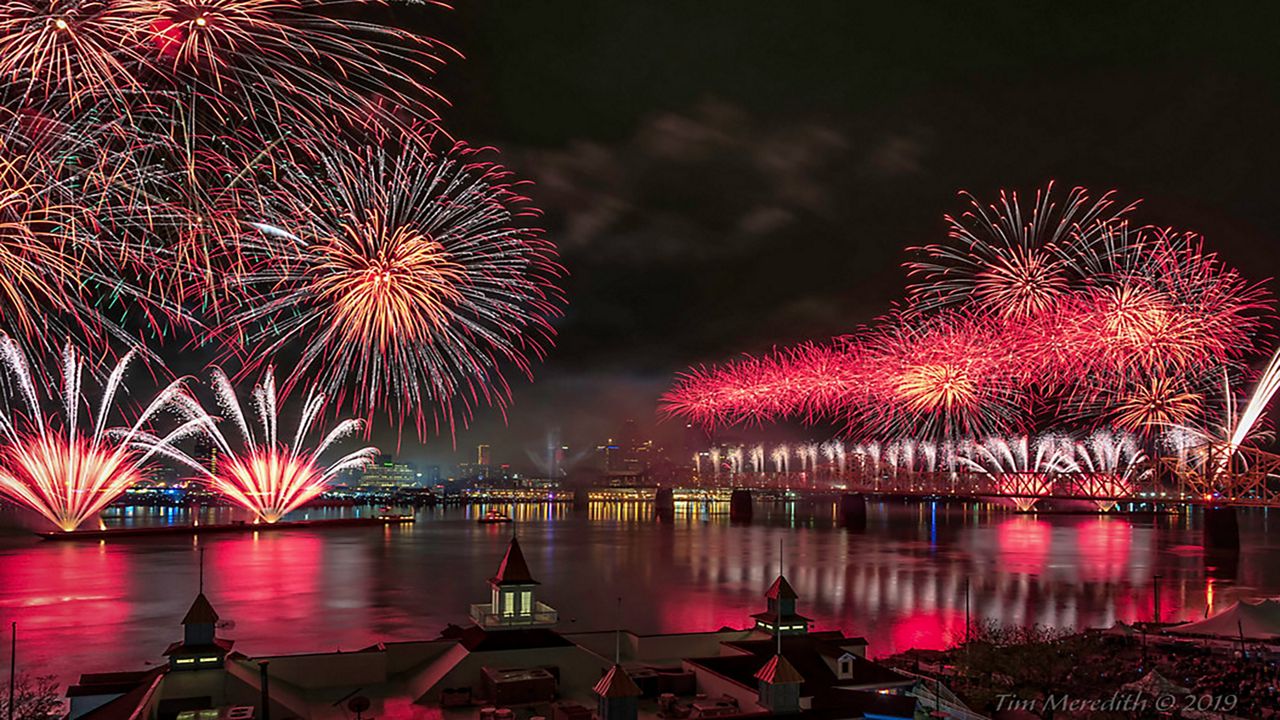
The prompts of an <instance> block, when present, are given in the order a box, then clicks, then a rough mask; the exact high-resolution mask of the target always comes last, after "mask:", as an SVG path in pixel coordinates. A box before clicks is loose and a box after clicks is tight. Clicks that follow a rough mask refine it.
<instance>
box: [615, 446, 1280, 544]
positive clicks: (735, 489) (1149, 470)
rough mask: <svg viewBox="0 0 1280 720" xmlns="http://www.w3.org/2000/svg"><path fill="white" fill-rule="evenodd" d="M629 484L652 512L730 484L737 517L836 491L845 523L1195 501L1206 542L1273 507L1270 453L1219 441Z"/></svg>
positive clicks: (1275, 481)
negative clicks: (935, 511) (991, 461)
mask: <svg viewBox="0 0 1280 720" xmlns="http://www.w3.org/2000/svg"><path fill="white" fill-rule="evenodd" d="M612 487H614V488H618V487H619V486H618V485H614V486H612ZM630 487H634V488H637V489H638V488H641V487H645V488H651V489H653V490H654V491H655V493H656V496H655V502H656V503H657V507H658V510H659V511H662V510H663V509H664V507H665V506H667V505H668V504H670V503H672V502H673V501H674V493H673V491H674V490H677V489H678V490H681V491H685V492H688V491H696V490H705V491H710V490H719V491H731V493H732V499H731V501H730V506H731V514H732V515H733V516H735V517H737V518H738V519H749V518H750V515H751V509H750V505H751V500H752V497H753V495H762V494H771V493H778V492H786V493H788V494H799V495H802V496H803V495H811V496H838V500H837V502H838V503H839V514H840V516H841V517H842V518H843V519H844V520H846V521H848V522H849V524H852V525H857V524H858V523H859V522H864V521H865V514H866V509H865V498H866V497H869V496H870V497H874V496H892V497H906V498H920V499H937V498H948V499H957V500H965V499H969V500H987V501H1008V502H1009V503H1011V504H1012V505H1013V506H1014V507H1016V508H1017V509H1018V510H1020V511H1023V512H1032V511H1035V510H1036V508H1037V506H1038V505H1040V504H1041V503H1042V501H1045V500H1054V501H1071V502H1078V503H1082V504H1084V505H1085V506H1086V507H1087V506H1092V507H1093V508H1095V509H1096V510H1097V511H1099V512H1108V511H1111V510H1113V509H1115V508H1116V506H1118V505H1122V504H1125V505H1127V504H1134V505H1138V506H1141V507H1144V508H1145V509H1148V510H1156V509H1159V508H1161V507H1169V506H1200V507H1203V508H1204V514H1205V515H1204V516H1205V527H1204V529H1205V541H1206V544H1208V545H1213V546H1225V547H1238V546H1239V530H1238V525H1237V520H1236V512H1235V508H1237V507H1275V508H1280V455H1276V454H1273V453H1268V452H1264V451H1261V450H1257V449H1253V448H1241V447H1234V448H1233V447H1230V446H1228V445H1226V444H1225V443H1221V444H1213V445H1208V446H1206V447H1205V448H1202V449H1201V451H1200V452H1198V453H1197V454H1196V455H1195V456H1193V457H1165V458H1160V459H1159V460H1156V461H1152V462H1148V463H1147V464H1145V465H1143V466H1140V467H1137V468H1129V471H1128V472H1126V473H1123V474H1121V473H1109V472H1105V471H1104V472H1073V471H1066V470H1045V471H1041V472H1006V473H989V472H980V471H975V470H969V469H963V470H955V471H935V472H918V471H907V470H901V469H890V470H882V471H880V472H861V471H859V470H857V469H854V470H848V471H846V472H839V471H837V470H836V469H835V468H833V467H830V466H823V467H818V468H816V469H814V470H812V471H806V472H733V473H731V472H721V473H715V474H710V475H706V476H701V477H695V478H694V479H693V482H692V484H684V483H680V484H679V485H678V487H675V488H673V487H662V488H660V487H658V486H656V485H655V484H653V483H650V482H646V481H644V480H641V479H639V478H637V482H636V483H635V484H633V485H630Z"/></svg>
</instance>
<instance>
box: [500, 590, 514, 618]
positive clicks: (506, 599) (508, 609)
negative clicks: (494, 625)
mask: <svg viewBox="0 0 1280 720" xmlns="http://www.w3.org/2000/svg"><path fill="white" fill-rule="evenodd" d="M515 614H516V594H515V593H513V592H506V593H502V617H511V616H512V615H515Z"/></svg>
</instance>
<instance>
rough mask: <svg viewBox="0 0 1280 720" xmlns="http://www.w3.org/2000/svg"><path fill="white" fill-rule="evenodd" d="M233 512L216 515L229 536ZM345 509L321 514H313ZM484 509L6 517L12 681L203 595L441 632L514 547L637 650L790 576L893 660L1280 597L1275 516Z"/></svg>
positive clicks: (1, 554) (233, 620) (820, 624)
mask: <svg viewBox="0 0 1280 720" xmlns="http://www.w3.org/2000/svg"><path fill="white" fill-rule="evenodd" d="M112 512H113V513H116V515H115V516H114V517H110V518H108V523H109V524H120V523H131V524H153V523H163V522H170V521H175V520H182V519H183V517H182V515H183V513H181V512H179V511H174V510H162V509H154V508H126V509H118V508H116V509H112ZM230 512H232V511H231V510H229V509H227V508H221V509H213V510H207V511H205V519H206V521H207V520H213V519H226V516H227V514H228V513H230ZM325 512H328V513H350V512H353V511H352V510H351V509H345V510H330V511H312V512H311V515H312V516H316V515H320V514H323V513H325ZM482 512H483V509H482V508H479V507H472V508H456V507H455V508H434V509H426V510H421V511H419V514H418V522H417V523H416V524H412V525H402V526H392V527H386V528H342V529H330V530H291V531H281V532H262V533H246V534H235V535H210V536H207V537H205V538H199V539H197V538H191V537H185V538H181V537H172V538H145V539H132V540H128V539H118V540H113V541H109V542H98V543H57V542H45V541H41V540H38V539H36V538H35V537H34V536H33V535H31V534H30V533H28V532H24V531H22V530H20V529H17V528H15V527H13V526H14V524H15V516H14V511H13V510H11V509H9V510H5V511H3V512H0V524H7V525H8V526H9V527H8V529H6V530H0V621H2V622H3V627H2V628H0V634H2V635H3V638H4V647H3V649H0V659H2V660H3V662H0V667H3V668H4V672H5V673H7V672H8V670H7V668H8V664H9V657H8V655H9V654H8V640H9V637H8V628H9V622H10V621H14V620H16V621H17V623H18V637H19V646H18V659H19V668H20V670H22V671H23V672H28V673H32V674H52V675H55V676H57V678H58V679H59V680H60V681H61V682H63V683H66V682H69V681H72V680H74V679H75V678H76V677H77V675H78V674H79V673H82V672H102V671H111V670H127V669H142V668H145V667H147V666H148V665H149V664H154V663H157V662H160V661H161V653H162V652H163V651H164V649H165V647H166V646H167V645H168V644H169V643H170V642H171V641H173V640H175V639H177V638H179V637H180V634H181V628H180V627H179V621H180V619H181V618H182V615H183V614H184V613H185V611H186V609H187V607H188V605H189V604H190V603H191V600H192V598H193V597H194V595H195V593H196V592H197V586H198V584H199V565H200V563H199V555H200V553H199V552H197V551H198V550H199V549H203V550H204V551H205V552H204V554H205V571H204V575H205V578H204V583H205V591H206V593H207V595H208V596H209V598H210V600H211V601H212V603H213V606H214V607H215V608H216V609H217V611H218V613H219V614H220V615H221V618H222V621H223V623H224V624H225V626H224V628H223V629H222V631H221V634H222V635H224V636H226V637H228V638H231V639H233V640H235V641H236V649H237V650H240V651H242V652H245V653H248V654H251V655H252V654H267V653H273V654H278V653H293V652H308V651H331V650H337V649H342V650H355V649H358V648H360V647H363V646H367V645H369V644H372V643H376V642H379V641H384V640H387V641H389V640H403V639H422V638H432V637H435V636H436V635H437V634H438V633H439V632H440V630H441V629H442V628H443V627H444V626H445V625H446V624H448V623H458V624H462V623H464V622H466V618H467V611H468V605H469V604H470V603H475V602H486V601H487V598H488V588H487V586H486V583H485V580H486V578H488V577H489V576H490V575H492V574H493V572H494V570H495V569H496V568H497V565H498V562H499V560H500V559H501V557H502V554H503V551H504V549H505V546H506V544H507V542H508V540H509V538H510V536H511V533H512V532H513V531H514V532H515V533H516V534H517V535H518V536H519V538H520V542H521V545H522V546H523V547H524V550H525V555H526V557H527V558H528V561H529V565H530V567H531V568H532V570H533V572H534V574H535V576H536V577H537V578H538V579H539V580H540V581H541V582H542V586H541V588H540V599H542V600H543V601H545V602H547V603H548V604H550V605H552V606H553V607H555V608H556V609H558V610H559V612H560V618H561V620H560V622H561V627H562V628H563V629H567V630H589V629H602V628H609V627H613V626H614V624H615V622H616V620H615V618H616V616H617V614H618V610H617V602H616V598H617V597H619V596H620V597H622V598H623V602H622V608H621V619H622V623H623V625H625V626H626V627H628V628H630V629H632V630H635V631H637V632H641V633H655V632H678V631H693V630H706V629H715V628H719V627H721V626H725V625H728V626H735V627H741V626H744V625H746V624H747V623H748V622H749V620H748V615H750V614H751V613H753V612H756V611H759V610H761V609H763V604H764V600H763V597H762V596H763V593H764V591H765V589H766V588H767V586H768V585H769V584H770V583H771V582H772V580H773V578H774V577H775V576H776V575H777V572H778V554H779V550H778V549H779V545H780V544H781V546H782V548H783V554H784V558H783V560H784V563H785V571H786V575H787V577H788V578H789V579H790V581H791V583H792V585H793V586H794V587H795V589H796V591H797V592H798V593H799V594H800V611H801V612H802V613H804V614H806V615H809V616H810V617H812V618H813V619H814V621H815V627H817V628H842V629H844V630H845V631H846V632H847V633H849V634H853V635H863V636H865V637H866V638H867V639H868V640H869V641H870V648H869V652H870V653H871V654H872V655H874V656H882V655H887V654H891V653H895V652H898V651H901V650H905V649H907V648H911V647H929V648H937V647H943V646H945V645H947V644H949V643H952V642H954V641H955V640H957V639H958V638H959V637H960V636H961V635H962V634H963V632H964V627H965V612H966V584H967V588H968V607H969V612H970V613H971V616H972V618H973V619H974V620H975V621H982V620H993V621H997V622H1000V623H1010V624H1012V623H1016V624H1030V623H1038V624H1041V625H1047V626H1054V627H1075V628H1083V627H1100V626H1110V625H1111V624H1113V623H1114V622H1115V621H1116V620H1123V621H1126V622H1132V621H1134V620H1149V619H1151V618H1152V616H1153V613H1154V611H1155V608H1154V605H1155V593H1154V592H1153V587H1154V585H1155V582H1156V581H1155V578H1156V577H1157V576H1158V577H1159V585H1160V605H1161V614H1162V616H1163V618H1164V619H1165V620H1170V621H1171V620H1176V619H1197V618H1200V617H1203V616H1204V614H1205V612H1206V608H1208V609H1209V610H1213V609H1221V608H1222V607H1225V606H1226V605H1227V604H1229V603H1230V602H1232V601H1233V600H1234V599H1235V598H1237V597H1241V596H1244V597H1257V596H1266V595H1280V514H1278V513H1277V512H1275V511H1264V510H1249V511H1242V512H1241V537H1242V549H1241V551H1240V552H1239V553H1238V554H1227V555H1218V554H1216V553H1206V551H1205V549H1204V547H1203V546H1202V544H1201V540H1200V531H1199V525H1198V523H1199V514H1198V513H1196V512H1191V511H1188V512H1184V513H1181V514H1171V515H1160V516H1146V517H1141V518H1137V517H1135V518H1127V517H1124V516H1095V515H1038V516H1033V515H1018V514H1014V513H1012V512H1009V511H1007V510H1004V509H1001V508H998V507H995V506H988V505H974V504H967V505H964V504H934V503H919V504H889V503H873V504H870V505H869V508H868V522H867V527H866V529H865V530H864V531H848V530H845V529H842V528H839V527H838V526H837V524H836V522H835V520H834V515H835V513H834V508H833V506H832V504H831V503H829V502H827V503H817V502H814V503H806V502H797V503H788V504H784V503H759V504H757V507H756V513H755V520H754V521H753V522H752V523H751V524H747V525H742V524H735V523H731V522H730V521H729V517H728V514H727V507H721V506H707V505H700V504H689V505H685V504H680V505H679V506H678V507H677V511H676V515H675V517H674V519H668V520H665V521H659V520H655V519H654V518H653V515H652V509H651V508H650V507H649V506H647V505H641V504H595V505H593V506H592V507H591V509H590V510H589V511H581V510H579V511H575V510H574V509H573V508H572V507H570V506H568V505H564V504H560V505H525V506H518V507H517V508H515V511H514V513H515V515H514V516H515V519H516V522H514V523H513V524H512V525H506V526H502V525H481V524H478V523H477V522H476V521H475V520H476V517H477V515H478V514H480V513H482Z"/></svg>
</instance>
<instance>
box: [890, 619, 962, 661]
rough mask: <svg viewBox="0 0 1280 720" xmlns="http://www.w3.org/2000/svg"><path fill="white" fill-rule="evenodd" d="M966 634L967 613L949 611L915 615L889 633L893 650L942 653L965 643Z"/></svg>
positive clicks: (895, 623)
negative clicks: (965, 617)
mask: <svg viewBox="0 0 1280 720" xmlns="http://www.w3.org/2000/svg"><path fill="white" fill-rule="evenodd" d="M963 635H964V613H963V612H959V613H957V612H955V611H953V610H950V609H943V610H936V611H933V612H927V611H918V612H915V613H913V614H911V615H909V616H907V617H903V618H899V619H897V620H896V621H894V622H893V625H892V627H891V628H890V630H889V636H890V638H891V641H892V644H893V647H894V648H896V649H898V650H905V649H907V648H919V649H922V650H942V649H944V648H947V647H950V646H951V645H953V644H955V643H956V642H959V641H960V640H963V639H964V638H963ZM876 650H878V651H879V650H881V648H876Z"/></svg>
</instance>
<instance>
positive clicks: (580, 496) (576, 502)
mask: <svg viewBox="0 0 1280 720" xmlns="http://www.w3.org/2000/svg"><path fill="white" fill-rule="evenodd" d="M589 507H591V492H590V490H589V489H588V488H586V487H583V486H581V485H579V486H578V487H576V488H574V489H573V509H574V510H586V509H587V508H589Z"/></svg>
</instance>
